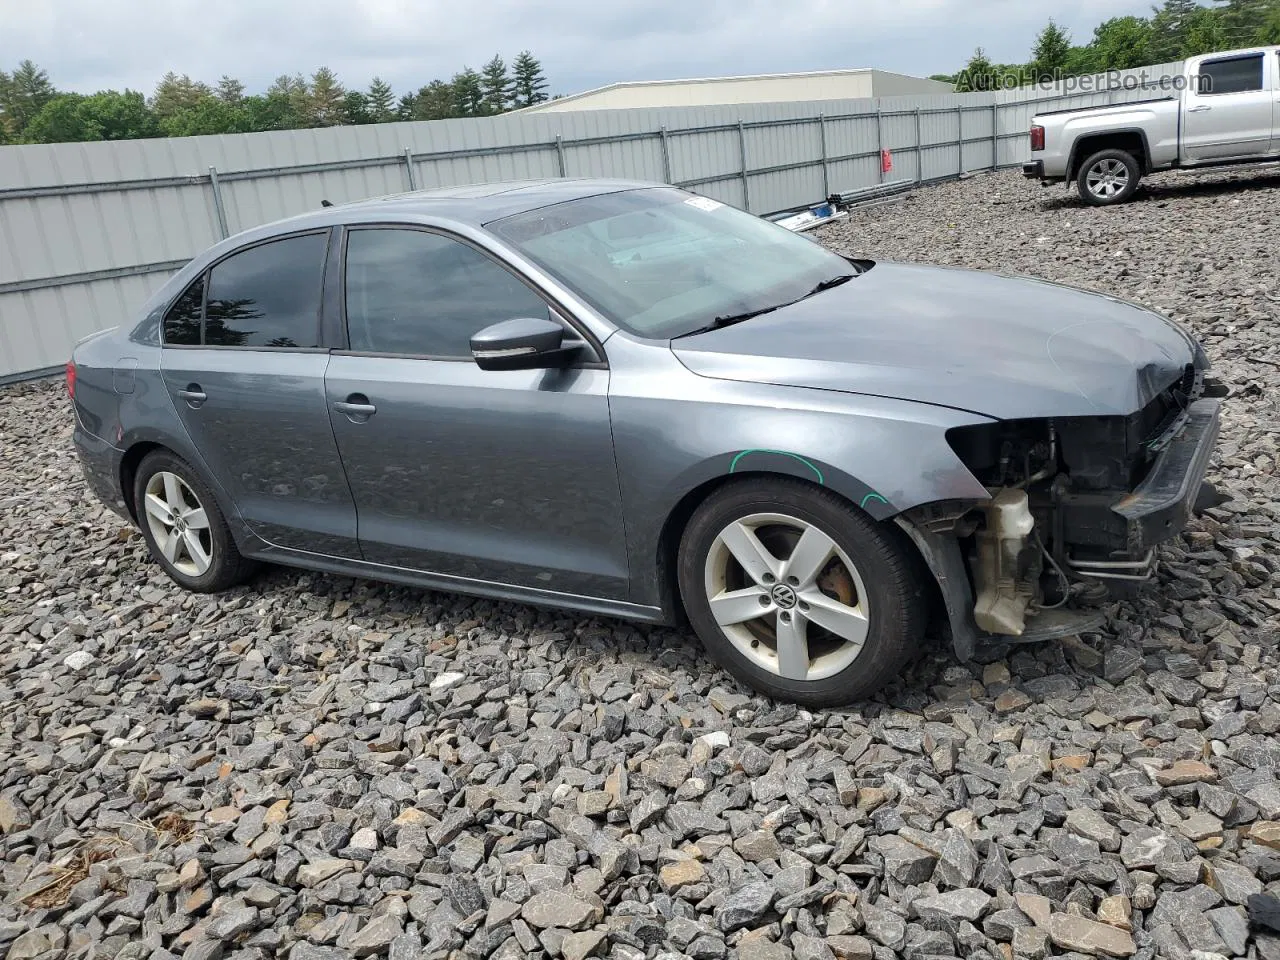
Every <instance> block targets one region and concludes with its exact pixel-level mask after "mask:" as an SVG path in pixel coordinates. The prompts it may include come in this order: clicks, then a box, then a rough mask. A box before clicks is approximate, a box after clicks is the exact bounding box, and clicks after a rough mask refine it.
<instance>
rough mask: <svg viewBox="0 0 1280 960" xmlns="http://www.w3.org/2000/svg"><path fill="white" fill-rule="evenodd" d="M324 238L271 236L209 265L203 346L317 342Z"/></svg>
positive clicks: (286, 345)
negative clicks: (269, 241)
mask: <svg viewBox="0 0 1280 960" xmlns="http://www.w3.org/2000/svg"><path fill="white" fill-rule="evenodd" d="M327 241H328V236H327V235H326V234H311V235H309V236H305V237H291V238H290V239H288V240H276V241H273V242H272V243H264V244H261V245H260V246H256V247H250V248H249V249H248V250H245V251H244V252H243V253H237V254H234V255H233V256H230V257H228V258H227V259H226V260H223V261H222V262H221V263H219V264H218V265H217V266H216V267H214V268H213V270H212V271H211V273H210V274H209V301H208V303H207V304H206V306H205V320H204V342H205V345H206V346H213V347H316V346H319V345H320V288H321V285H322V282H323V277H324V255H325V248H326V245H327Z"/></svg>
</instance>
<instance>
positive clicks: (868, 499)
mask: <svg viewBox="0 0 1280 960" xmlns="http://www.w3.org/2000/svg"><path fill="white" fill-rule="evenodd" d="M872 500H879V501H880V502H881V503H883V504H884V505H885V506H886V507H887V506H889V501H888V500H886V499H885V498H884V497H882V496H880V494H878V493H868V494H867V495H866V496H865V497H863V498H862V503H861V504H859V506H861V507H862V509H863V510H865V509H867V504H868V503H870V502H871V501H872Z"/></svg>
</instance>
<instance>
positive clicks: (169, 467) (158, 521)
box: [133, 450, 256, 593]
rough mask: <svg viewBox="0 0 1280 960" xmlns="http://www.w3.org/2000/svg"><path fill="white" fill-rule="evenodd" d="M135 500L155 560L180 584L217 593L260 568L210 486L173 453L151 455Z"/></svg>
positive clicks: (136, 482)
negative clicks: (238, 543) (241, 545)
mask: <svg viewBox="0 0 1280 960" xmlns="http://www.w3.org/2000/svg"><path fill="white" fill-rule="evenodd" d="M133 502H134V505H135V512H136V514H137V517H138V525H139V526H140V527H141V528H142V537H143V539H144V540H146V541H147V546H148V547H150V548H151V556H152V557H153V558H155V560H156V562H157V563H159V564H160V566H162V567H163V568H164V571H165V573H167V574H168V575H169V577H170V578H171V579H172V580H173V581H174V582H175V583H177V584H178V585H179V586H181V587H185V588H186V589H187V590H193V591H195V592H197V593H217V592H218V591H220V590H226V589H227V588H228V587H233V586H235V585H236V584H238V583H243V582H244V581H245V580H247V579H248V578H249V577H250V575H251V574H252V573H253V571H254V569H255V568H256V564H255V563H253V561H251V560H247V559H246V558H244V557H243V556H241V554H240V551H239V549H238V548H237V547H236V543H235V540H234V539H232V536H231V531H230V530H229V529H228V528H227V521H226V520H225V519H224V518H223V516H222V511H220V510H219V509H218V504H217V503H216V501H215V500H214V498H213V494H212V493H211V492H210V491H209V488H208V487H207V486H205V484H204V483H203V481H201V479H200V478H199V477H198V476H197V475H196V472H195V471H194V470H192V469H191V466H190V464H188V463H187V462H186V461H185V460H182V459H180V458H179V457H177V456H175V455H174V454H172V453H170V452H169V451H167V450H157V451H156V452H154V453H150V454H148V455H147V456H146V458H145V459H143V461H142V463H141V464H139V465H138V473H137V476H136V477H135V478H134V487H133Z"/></svg>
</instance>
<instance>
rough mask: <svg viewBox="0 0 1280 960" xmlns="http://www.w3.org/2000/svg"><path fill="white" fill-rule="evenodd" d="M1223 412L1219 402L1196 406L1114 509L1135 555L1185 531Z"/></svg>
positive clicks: (1214, 401) (1131, 551)
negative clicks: (1176, 433)
mask: <svg viewBox="0 0 1280 960" xmlns="http://www.w3.org/2000/svg"><path fill="white" fill-rule="evenodd" d="M1221 408H1222V404H1221V403H1220V402H1219V401H1217V400H1197V401H1195V402H1194V403H1192V404H1191V405H1190V406H1189V407H1188V408H1187V421H1186V424H1185V425H1184V426H1183V428H1182V431H1181V432H1180V433H1179V434H1178V435H1177V436H1176V437H1174V438H1173V440H1172V441H1171V442H1170V443H1169V445H1168V446H1167V447H1165V448H1164V450H1162V451H1161V452H1160V454H1159V456H1158V457H1157V458H1156V462H1155V463H1154V464H1153V465H1152V467H1151V470H1150V472H1149V473H1148V474H1147V476H1146V479H1144V480H1143V481H1142V483H1141V484H1139V485H1138V487H1137V489H1136V490H1134V491H1133V492H1132V493H1130V494H1129V495H1128V496H1126V497H1123V498H1122V499H1121V500H1120V501H1119V502H1118V503H1116V504H1115V505H1114V506H1113V507H1112V508H1111V509H1112V512H1113V513H1116V514H1118V515H1119V516H1120V517H1122V518H1124V520H1125V522H1126V524H1127V526H1128V547H1129V552H1130V553H1131V554H1133V555H1135V556H1137V555H1139V554H1145V553H1146V552H1147V551H1149V550H1151V549H1152V548H1153V547H1155V546H1156V545H1157V544H1159V543H1163V542H1164V541H1165V540H1168V539H1169V538H1171V537H1175V536H1177V535H1178V534H1179V533H1181V532H1182V531H1183V530H1184V529H1185V528H1186V526H1187V521H1188V520H1189V519H1190V518H1191V515H1192V513H1193V512H1194V509H1195V505H1196V501H1197V499H1198V498H1199V497H1200V489H1201V486H1202V485H1203V483H1204V477H1205V473H1206V472H1207V471H1208V469H1209V460H1210V458H1211V457H1212V456H1213V449H1214V444H1215V443H1216V442H1217V439H1218V427H1219V420H1220V417H1221Z"/></svg>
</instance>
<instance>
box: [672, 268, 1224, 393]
mask: <svg viewBox="0 0 1280 960" xmlns="http://www.w3.org/2000/svg"><path fill="white" fill-rule="evenodd" d="M671 347H672V350H673V351H674V352H675V354H676V356H677V357H678V358H679V359H680V361H681V362H682V363H683V364H684V365H685V366H686V367H688V368H689V369H690V370H691V371H693V372H694V373H696V374H699V375H701V376H704V377H713V378H717V379H723V380H742V381H749V382H756V383H773V384H779V385H785V386H796V387H811V388H816V389H822V390H840V391H844V392H848V393H862V394H873V395H876V396H882V397H894V398H898V399H902V400H914V401H919V402H923V403H932V404H937V405H940V406H947V407H954V408H957V409H961V410H968V411H972V412H975V413H981V414H984V415H986V416H990V417H995V418H997V419H1020V418H1031V417H1067V416H1112V415H1128V414H1130V413H1133V412H1135V411H1137V410H1139V409H1141V408H1142V407H1144V406H1146V404H1147V403H1148V402H1150V401H1151V400H1152V399H1153V398H1154V397H1155V396H1157V395H1158V394H1159V393H1160V392H1161V391H1162V390H1164V389H1165V388H1167V387H1168V386H1169V385H1170V384H1172V383H1173V382H1174V381H1175V380H1177V379H1178V377H1180V376H1182V375H1183V374H1184V373H1185V371H1186V367H1187V365H1188V364H1189V363H1192V362H1193V361H1194V362H1197V363H1202V362H1203V361H1202V357H1203V354H1202V353H1201V352H1200V350H1199V347H1198V345H1196V344H1195V343H1194V342H1193V341H1192V340H1191V339H1190V338H1189V337H1188V336H1187V335H1186V334H1184V333H1183V332H1182V331H1181V330H1180V329H1179V328H1178V327H1176V326H1175V325H1174V324H1172V323H1170V322H1169V321H1168V320H1165V319H1164V318H1162V317H1161V316H1159V315H1158V314H1155V313H1152V312H1151V311H1149V310H1145V309H1143V308H1141V307H1137V306H1134V305H1133V304H1129V303H1125V302H1124V301H1121V300H1117V299H1115V298H1113V297H1108V296H1104V295H1102V294H1096V293H1086V292H1084V291H1082V290H1076V289H1073V288H1071V287H1064V286H1060V285H1058V284H1054V283H1049V282H1046V281H1042V280H1033V279H1029V278H1021V277H1007V276H1002V275H999V274H993V273H984V272H980V271H975V270H958V269H951V268H945V267H926V266H914V265H909V264H900V263H884V262H881V263H878V264H876V265H875V267H874V268H873V269H871V270H869V271H867V272H866V273H863V274H862V275H860V276H858V277H857V278H856V279H854V280H851V281H849V282H848V283H845V284H842V285H841V286H838V287H834V288H832V289H831V290H828V291H826V292H824V293H820V294H817V295H815V296H812V297H809V298H808V299H805V300H802V301H800V302H799V303H794V304H791V305H789V306H786V307H783V308H781V309H779V310H776V311H774V312H772V313H768V314H765V315H763V316H759V317H755V318H754V319H751V320H745V321H743V322H741V323H737V324H734V325H732V326H728V327H724V328H722V329H720V330H712V331H709V332H707V333H702V334H697V335H694V336H689V337H682V338H677V339H676V340H673V341H672V343H671Z"/></svg>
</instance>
